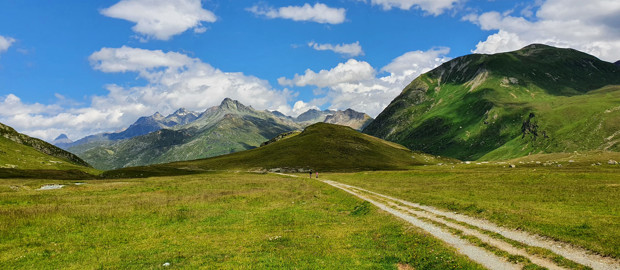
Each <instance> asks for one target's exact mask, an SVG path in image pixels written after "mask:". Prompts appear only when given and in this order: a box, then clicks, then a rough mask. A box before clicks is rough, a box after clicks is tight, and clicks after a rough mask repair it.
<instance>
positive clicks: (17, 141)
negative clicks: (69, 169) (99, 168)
mask: <svg viewBox="0 0 620 270" xmlns="http://www.w3.org/2000/svg"><path fill="white" fill-rule="evenodd" d="M0 138H2V139H3V147H2V148H1V149H2V151H3V152H4V153H2V158H3V159H4V160H2V161H6V162H11V163H13V162H23V164H24V165H27V164H28V165H27V167H28V168H30V167H32V166H34V167H40V166H38V164H34V163H37V162H34V161H33V160H35V159H45V158H48V159H49V158H50V156H51V157H55V158H56V159H55V160H62V161H63V162H68V163H71V164H74V165H78V166H83V167H90V165H88V163H86V162H85V161H84V160H82V159H81V158H79V157H78V156H76V155H74V154H72V153H69V152H67V151H65V150H62V149H60V148H58V147H56V146H53V145H51V144H49V143H47V142H44V141H42V140H39V139H36V138H32V137H30V136H28V135H24V134H21V133H19V132H17V131H15V129H13V128H12V127H9V126H7V125H4V124H2V123H0ZM19 145H21V146H23V147H21V146H19ZM24 147H25V148H24ZM27 148H28V149H32V150H34V151H37V152H39V153H40V154H41V155H40V156H39V155H37V154H36V153H34V152H32V151H30V150H28V152H29V153H30V155H31V156H32V158H33V159H25V158H24V159H22V158H19V157H17V156H16V159H10V158H9V157H10V156H8V155H5V154H7V153H6V152H7V151H18V150H19V151H26V149H27ZM2 161H0V163H1V162H2ZM31 161H32V162H31ZM30 163H32V164H30Z"/></svg>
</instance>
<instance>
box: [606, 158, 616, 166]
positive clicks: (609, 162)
mask: <svg viewBox="0 0 620 270" xmlns="http://www.w3.org/2000/svg"><path fill="white" fill-rule="evenodd" d="M607 164H609V165H618V161H615V160H613V159H610V160H609V161H607Z"/></svg>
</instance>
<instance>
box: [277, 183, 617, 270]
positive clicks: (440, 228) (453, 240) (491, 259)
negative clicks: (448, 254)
mask: <svg viewBox="0 0 620 270" xmlns="http://www.w3.org/2000/svg"><path fill="white" fill-rule="evenodd" d="M280 175H286V176H292V177H297V176H295V175H289V174H280ZM321 181H322V182H324V183H326V184H329V185H331V186H334V187H336V188H339V189H342V190H344V191H346V192H348V193H350V194H352V195H354V196H357V197H359V198H361V199H363V200H365V201H368V202H370V203H372V204H373V205H375V206H377V207H378V208H380V209H382V210H384V211H386V212H388V213H390V214H392V215H395V216H397V217H399V218H401V219H404V220H406V221H407V222H409V223H411V224H413V225H414V226H417V227H420V228H422V229H423V230H425V231H427V232H429V233H430V234H431V235H433V236H435V237H437V238H439V239H441V240H443V241H444V242H446V243H448V244H449V245H451V246H453V247H455V248H456V249H457V251H458V252H460V253H462V254H464V255H466V256H468V257H469V258H470V259H472V260H473V261H476V262H478V263H480V264H481V265H483V266H485V267H487V268H489V269H520V268H521V267H523V265H519V264H515V263H511V262H508V261H507V260H506V259H505V258H503V257H500V256H497V255H495V254H493V253H491V252H489V251H487V250H485V249H483V248H481V247H478V246H476V245H474V244H472V243H470V242H468V241H467V240H465V239H462V238H460V237H459V236H457V235H455V234H454V233H451V232H450V231H449V230H448V229H446V227H447V228H452V229H456V230H458V231H460V232H461V234H463V235H468V236H473V237H476V238H478V239H479V240H480V241H481V242H483V243H485V244H487V245H490V246H493V247H495V248H497V249H500V250H503V251H505V252H507V253H509V254H511V255H518V256H523V257H525V258H528V259H529V260H530V261H531V262H532V263H534V264H537V265H539V266H542V267H545V268H548V269H565V268H563V267H561V266H558V265H557V264H556V263H555V262H553V261H551V260H549V259H546V258H542V257H538V256H535V255H531V254H528V253H527V252H526V251H525V250H524V249H521V248H517V247H514V246H513V245H511V244H509V243H507V242H506V241H504V240H502V239H500V238H494V237H492V236H489V235H487V234H484V233H482V232H481V231H488V232H493V233H497V234H500V235H502V236H503V237H505V238H508V239H511V240H514V241H517V242H520V243H522V244H525V245H528V246H533V247H540V248H544V249H547V250H549V251H551V252H553V253H555V254H558V255H561V256H562V257H564V258H566V259H569V260H571V261H573V262H576V263H579V264H582V265H585V266H589V267H591V268H592V269H602V270H608V269H610V270H611V269H619V270H620V262H619V261H618V260H615V259H613V258H609V257H602V256H599V255H596V254H593V253H591V252H589V251H587V250H584V249H581V248H577V247H574V246H571V245H570V244H567V243H563V242H559V241H554V240H550V239H547V238H544V237H541V236H538V235H533V234H529V233H526V232H523V231H517V230H512V229H507V228H502V227H499V226H497V225H495V224H493V223H491V222H489V221H486V220H482V219H477V218H472V217H469V216H466V215H462V214H457V213H453V212H447V211H443V210H439V209H436V208H434V207H430V206H425V205H420V204H417V203H412V202H408V201H405V200H401V199H398V198H394V197H391V196H387V195H383V194H379V193H376V192H373V191H369V190H366V189H363V188H359V187H355V186H351V185H347V184H342V183H339V182H335V181H330V180H325V179H322V180H321ZM449 219H452V220H455V221H458V222H461V223H466V224H467V225H469V226H471V227H474V228H475V229H474V228H471V227H469V226H463V225H461V224H458V223H456V222H453V221H450V220H449Z"/></svg>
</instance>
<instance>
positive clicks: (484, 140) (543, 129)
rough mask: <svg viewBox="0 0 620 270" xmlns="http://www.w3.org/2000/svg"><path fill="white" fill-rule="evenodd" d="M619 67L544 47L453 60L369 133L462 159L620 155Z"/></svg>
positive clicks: (408, 92)
mask: <svg viewBox="0 0 620 270" xmlns="http://www.w3.org/2000/svg"><path fill="white" fill-rule="evenodd" d="M618 85H620V68H619V67H617V66H616V65H614V64H612V63H608V62H604V61H601V60H599V59H597V58H596V57H594V56H591V55H588V54H585V53H582V52H579V51H576V50H572V49H559V48H554V47H550V46H545V45H538V44H535V45H530V46H527V47H525V48H523V49H521V50H518V51H514V52H509V53H500V54H494V55H480V54H473V55H467V56H463V57H459V58H456V59H454V60H451V61H449V62H447V63H444V64H443V65H441V66H439V67H438V68H436V69H434V70H432V71H430V72H428V73H425V74H423V75H421V76H419V77H418V78H416V79H415V80H414V81H413V82H411V84H409V85H408V86H407V87H406V88H405V89H404V90H403V91H402V93H401V94H400V95H399V96H398V97H396V98H395V99H394V100H393V101H392V102H391V103H390V105H388V107H387V108H386V109H385V110H384V111H383V112H382V113H381V114H380V115H379V116H377V119H375V120H374V121H373V122H372V123H371V124H370V125H368V126H367V127H366V128H365V129H364V132H365V133H367V134H370V135H373V136H377V137H380V138H384V139H387V140H390V141H394V142H398V143H400V144H403V145H405V146H407V147H409V148H410V149H414V150H420V151H424V152H427V153H431V154H437V155H445V156H451V157H455V158H458V159H463V160H476V159H482V160H488V159H504V158H514V157H519V156H524V155H528V154H535V153H552V152H569V151H571V152H572V151H584V150H596V149H601V150H613V151H619V150H620V144H619V141H620V109H619V108H620V86H618Z"/></svg>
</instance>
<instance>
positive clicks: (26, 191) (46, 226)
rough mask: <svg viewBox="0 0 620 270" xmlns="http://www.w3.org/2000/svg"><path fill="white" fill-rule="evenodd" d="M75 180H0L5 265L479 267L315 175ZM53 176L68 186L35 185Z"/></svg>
mask: <svg viewBox="0 0 620 270" xmlns="http://www.w3.org/2000/svg"><path fill="white" fill-rule="evenodd" d="M80 182H81V183H84V184H79V185H76V184H75V181H61V180H34V179H33V180H23V179H15V180H12V179H4V180H0V251H1V252H0V269H40V268H46V269H47V268H49V269H84V268H87V269H91V268H107V269H145V268H147V269H149V268H164V267H165V265H169V267H171V268H175V269H177V268H188V269H196V268H208V269H240V268H241V269H246V268H248V269H272V268H281V269H294V268H297V269H377V268H380V269H390V268H392V269H396V268H397V267H413V268H414V269H482V266H480V265H478V264H476V263H474V262H472V261H470V260H469V259H467V258H466V257H464V256H462V255H459V254H458V253H457V251H456V250H454V249H452V248H450V247H449V246H447V245H445V244H444V243H442V242H441V241H440V240H437V239H435V238H433V237H432V236H430V235H428V234H426V233H424V232H423V231H422V230H420V229H418V228H415V227H412V226H409V225H406V223H405V222H403V221H401V220H398V219H394V218H393V217H391V216H390V215H389V214H386V213H384V212H382V211H380V210H378V209H376V208H374V207H372V206H371V205H370V204H369V203H366V202H364V201H362V200H360V199H358V198H356V197H353V196H350V195H349V194H347V193H346V192H344V191H342V190H339V189H336V188H333V187H331V186H329V185H326V184H324V183H321V182H318V181H316V180H309V179H293V178H291V177H286V176H279V175H273V174H250V173H208V174H201V175H191V176H177V177H159V178H146V179H124V180H115V181H108V180H86V181H80ZM48 184H63V185H65V186H64V187H62V188H60V189H53V190H37V189H39V188H40V187H41V186H43V185H48ZM405 269H406V268H405Z"/></svg>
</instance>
